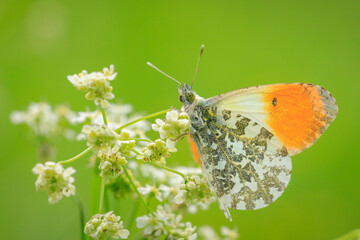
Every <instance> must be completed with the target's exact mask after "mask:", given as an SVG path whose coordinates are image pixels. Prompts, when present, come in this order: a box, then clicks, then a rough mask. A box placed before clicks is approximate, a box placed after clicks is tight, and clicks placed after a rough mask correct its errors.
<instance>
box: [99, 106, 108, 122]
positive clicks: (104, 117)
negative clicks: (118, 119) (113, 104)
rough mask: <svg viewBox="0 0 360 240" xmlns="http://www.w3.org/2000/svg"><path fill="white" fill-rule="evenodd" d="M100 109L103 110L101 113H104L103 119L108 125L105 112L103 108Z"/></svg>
mask: <svg viewBox="0 0 360 240" xmlns="http://www.w3.org/2000/svg"><path fill="white" fill-rule="evenodd" d="M100 109H101V113H102V116H103V119H104V124H105V125H107V119H106V114H105V110H104V109H103V108H102V107H100Z"/></svg>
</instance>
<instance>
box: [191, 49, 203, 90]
mask: <svg viewBox="0 0 360 240" xmlns="http://www.w3.org/2000/svg"><path fill="white" fill-rule="evenodd" d="M204 48H205V45H204V44H203V45H201V47H200V54H199V58H198V61H197V64H196V68H195V74H194V77H193V80H192V82H191V89H192V87H193V85H194V80H195V77H196V73H197V70H198V68H199V63H200V59H201V55H202V53H203V51H204Z"/></svg>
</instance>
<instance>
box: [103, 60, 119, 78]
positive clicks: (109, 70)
mask: <svg viewBox="0 0 360 240" xmlns="http://www.w3.org/2000/svg"><path fill="white" fill-rule="evenodd" d="M114 71H115V67H114V65H113V64H111V65H110V68H106V67H105V68H103V73H104V77H105V78H106V79H107V80H110V81H112V80H114V79H115V78H116V75H117V73H116V72H114Z"/></svg>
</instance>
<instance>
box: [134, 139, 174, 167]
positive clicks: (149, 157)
mask: <svg viewBox="0 0 360 240" xmlns="http://www.w3.org/2000/svg"><path fill="white" fill-rule="evenodd" d="M170 147H171V146H170ZM175 150H176V149H175V148H168V147H167V146H166V143H165V142H164V141H163V140H161V139H157V140H156V141H155V142H151V143H149V144H148V145H147V147H145V148H143V149H142V150H141V154H140V155H138V156H137V159H142V160H144V161H145V162H154V163H156V164H159V165H165V164H166V161H165V158H168V157H170V152H174V151H175Z"/></svg>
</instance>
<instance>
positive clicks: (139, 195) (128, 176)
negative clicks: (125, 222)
mask: <svg viewBox="0 0 360 240" xmlns="http://www.w3.org/2000/svg"><path fill="white" fill-rule="evenodd" d="M122 168H123V169H124V172H125V175H126V177H127V178H128V179H129V181H130V183H131V186H132V187H133V188H134V190H135V192H136V193H137V195H138V197H139V199H140V200H141V202H142V203H143V204H144V206H145V208H146V210H147V211H148V212H150V214H151V215H153V216H154V217H155V216H156V214H155V212H154V211H153V210H152V209H151V208H150V206H149V205H148V204H147V203H146V202H145V200H144V198H143V197H142V195H141V193H140V192H139V190H138V189H137V187H136V186H135V183H134V181H133V180H132V179H131V177H130V175H129V172H128V171H127V169H126V167H125V166H124V165H122ZM163 223H164V228H165V229H166V231H167V232H168V234H170V233H171V231H170V229H169V227H168V226H167V225H166V223H165V222H163Z"/></svg>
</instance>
